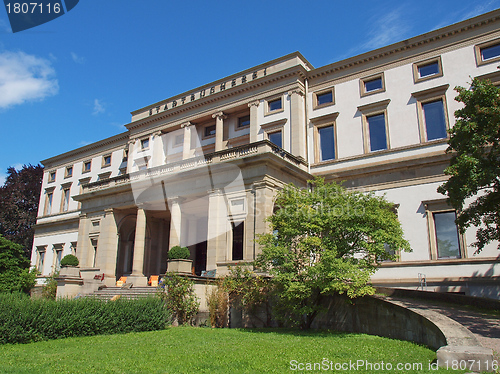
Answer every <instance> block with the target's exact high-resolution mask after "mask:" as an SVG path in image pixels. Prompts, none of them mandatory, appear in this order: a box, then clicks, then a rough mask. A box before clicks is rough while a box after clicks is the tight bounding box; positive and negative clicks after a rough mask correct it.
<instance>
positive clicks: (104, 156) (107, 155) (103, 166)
mask: <svg viewBox="0 0 500 374" xmlns="http://www.w3.org/2000/svg"><path fill="white" fill-rule="evenodd" d="M112 156H113V154H112V153H107V154H105V155H103V156H102V164H101V168H107V167H110V166H111V162H112V161H113V159H112ZM108 157H109V162H106V159H107V158H108Z"/></svg>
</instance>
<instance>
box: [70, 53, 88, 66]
mask: <svg viewBox="0 0 500 374" xmlns="http://www.w3.org/2000/svg"><path fill="white" fill-rule="evenodd" d="M71 58H72V59H73V61H75V62H76V63H77V64H84V63H85V58H83V57H80V56H78V55H77V54H76V53H75V52H71Z"/></svg>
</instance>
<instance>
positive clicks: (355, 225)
mask: <svg viewBox="0 0 500 374" xmlns="http://www.w3.org/2000/svg"><path fill="white" fill-rule="evenodd" d="M309 183H310V186H311V188H310V189H298V188H296V187H295V186H293V185H288V186H286V187H285V188H284V189H283V190H282V191H281V192H280V193H279V194H278V197H277V200H276V205H277V208H278V209H277V210H276V211H275V213H274V214H273V215H272V216H271V217H269V219H268V221H269V223H270V226H271V227H270V228H271V233H269V234H265V235H262V236H260V238H259V239H258V241H259V244H261V246H262V252H261V254H260V255H259V256H258V258H257V260H256V265H257V266H258V267H260V268H261V269H263V270H266V271H268V272H269V274H270V275H271V277H272V285H273V294H274V300H275V305H274V307H273V309H274V312H275V313H274V317H275V318H276V319H277V320H278V321H280V322H282V323H284V324H288V325H299V326H300V327H301V328H309V327H310V326H311V323H312V321H313V320H314V318H315V317H316V315H317V313H318V312H320V311H321V310H322V309H323V308H322V299H323V297H324V296H325V295H332V294H336V293H341V294H342V293H346V294H347V295H348V296H349V297H350V298H355V297H359V296H363V295H367V294H373V293H374V288H373V287H372V286H371V285H370V283H369V282H370V276H371V275H372V274H373V273H374V272H375V271H376V269H377V265H378V264H379V262H380V261H383V260H388V259H394V258H395V256H396V255H395V254H393V253H394V251H390V250H388V249H391V248H392V249H397V250H405V251H410V245H409V243H408V242H407V241H406V240H405V239H404V238H403V231H402V229H401V225H400V223H399V221H398V219H397V215H396V213H395V210H394V204H392V203H390V202H388V201H386V200H385V198H384V197H377V196H375V195H374V194H372V193H361V192H355V191H347V190H345V189H344V188H342V187H341V186H340V185H338V184H327V183H325V182H324V180H323V179H321V178H316V179H315V180H313V181H309ZM391 253H392V254H391Z"/></svg>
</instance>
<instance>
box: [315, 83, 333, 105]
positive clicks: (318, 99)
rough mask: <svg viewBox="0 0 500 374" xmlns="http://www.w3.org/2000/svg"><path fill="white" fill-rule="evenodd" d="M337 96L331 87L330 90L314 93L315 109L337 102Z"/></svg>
mask: <svg viewBox="0 0 500 374" xmlns="http://www.w3.org/2000/svg"><path fill="white" fill-rule="evenodd" d="M334 99H335V96H334V89H333V88H332V89H330V90H328V91H322V92H317V93H314V94H313V100H314V104H313V107H314V109H317V108H323V107H325V106H329V105H333V104H335V100H334Z"/></svg>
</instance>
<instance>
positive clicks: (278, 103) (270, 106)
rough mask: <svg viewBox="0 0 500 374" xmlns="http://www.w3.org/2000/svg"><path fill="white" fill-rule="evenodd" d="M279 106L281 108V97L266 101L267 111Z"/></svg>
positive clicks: (278, 108) (277, 108) (276, 108)
mask: <svg viewBox="0 0 500 374" xmlns="http://www.w3.org/2000/svg"><path fill="white" fill-rule="evenodd" d="M281 108H282V104H281V98H279V99H276V100H272V101H269V102H268V109H269V112H273V111H275V110H280V109H281Z"/></svg>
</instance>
